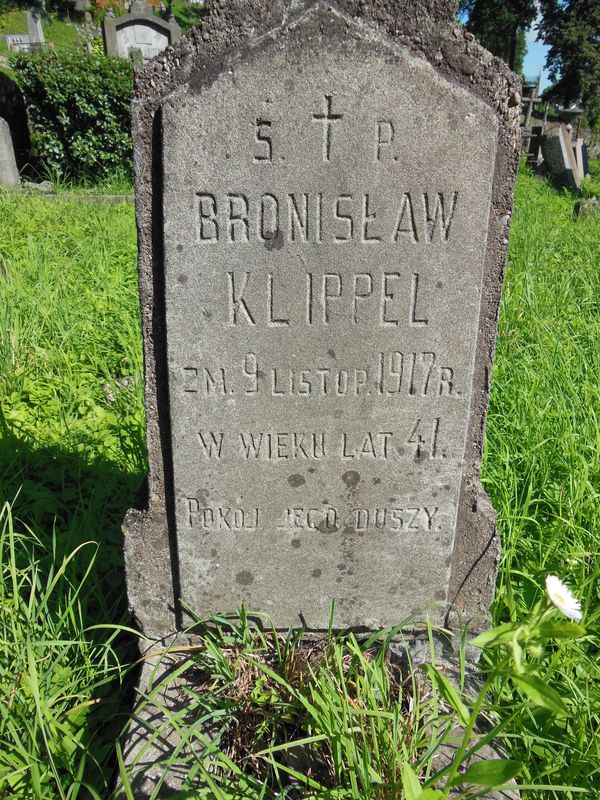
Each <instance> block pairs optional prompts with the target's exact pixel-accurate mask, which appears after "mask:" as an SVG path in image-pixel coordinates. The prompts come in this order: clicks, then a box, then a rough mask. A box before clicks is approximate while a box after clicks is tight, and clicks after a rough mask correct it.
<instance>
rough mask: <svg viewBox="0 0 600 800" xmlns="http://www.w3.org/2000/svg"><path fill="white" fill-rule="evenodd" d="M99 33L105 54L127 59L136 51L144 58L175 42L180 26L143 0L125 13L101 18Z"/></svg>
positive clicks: (139, 0) (150, 56) (135, 3)
mask: <svg viewBox="0 0 600 800" xmlns="http://www.w3.org/2000/svg"><path fill="white" fill-rule="evenodd" d="M102 34H103V37H104V49H105V52H106V55H109V56H120V57H121V58H130V57H131V51H132V50H139V51H140V52H141V53H142V55H143V58H144V59H145V60H146V61H147V60H149V59H151V58H154V57H155V56H157V55H158V54H159V53H162V51H163V50H165V49H166V48H167V47H169V45H171V44H173V43H174V42H176V41H177V40H178V39H179V37H180V36H181V28H180V27H179V25H178V23H177V22H176V21H175V19H174V18H171V19H170V20H169V21H168V22H167V21H165V20H163V19H161V18H160V17H157V16H155V15H154V12H153V10H152V6H151V5H149V4H148V3H147V2H146V0H134V2H133V3H132V4H131V8H130V10H129V13H128V14H125V15H124V16H121V17H114V15H113V14H112V13H109V14H107V15H106V16H105V17H104V22H103V23H102Z"/></svg>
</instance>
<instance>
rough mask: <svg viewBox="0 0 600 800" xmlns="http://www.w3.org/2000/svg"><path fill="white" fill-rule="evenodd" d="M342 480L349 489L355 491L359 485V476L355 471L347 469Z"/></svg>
mask: <svg viewBox="0 0 600 800" xmlns="http://www.w3.org/2000/svg"><path fill="white" fill-rule="evenodd" d="M342 480H343V481H344V483H345V484H346V486H347V487H348V488H349V489H356V487H357V486H358V484H359V483H360V475H359V473H358V472H357V471H356V470H355V469H349V470H348V472H344V474H343V475H342Z"/></svg>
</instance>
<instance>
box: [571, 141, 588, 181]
mask: <svg viewBox="0 0 600 800" xmlns="http://www.w3.org/2000/svg"><path fill="white" fill-rule="evenodd" d="M573 156H574V158H575V163H576V165H577V174H578V175H579V177H580V179H581V180H583V179H584V178H585V176H586V175H588V174H589V171H590V166H589V160H588V152H587V145H586V143H585V141H584V140H583V139H582V138H579V139H576V140H575V141H574V142H573Z"/></svg>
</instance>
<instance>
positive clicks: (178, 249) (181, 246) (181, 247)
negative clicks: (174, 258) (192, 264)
mask: <svg viewBox="0 0 600 800" xmlns="http://www.w3.org/2000/svg"><path fill="white" fill-rule="evenodd" d="M182 250H183V245H182V244H178V245H177V252H178V253H181V251H182Z"/></svg>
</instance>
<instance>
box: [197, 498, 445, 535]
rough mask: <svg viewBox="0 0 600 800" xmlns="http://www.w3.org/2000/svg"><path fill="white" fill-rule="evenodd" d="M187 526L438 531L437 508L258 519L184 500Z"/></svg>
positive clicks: (257, 512) (286, 512) (323, 510)
mask: <svg viewBox="0 0 600 800" xmlns="http://www.w3.org/2000/svg"><path fill="white" fill-rule="evenodd" d="M185 503H186V516H187V524H188V526H189V527H190V528H197V529H200V530H206V531H208V530H219V531H245V532H247V533H252V532H253V531H256V530H257V529H258V526H259V525H261V524H268V525H273V527H274V528H275V529H277V530H290V531H314V532H315V533H325V534H328V533H335V532H337V531H339V530H341V529H342V528H351V529H352V530H354V531H356V532H361V531H368V530H372V531H378V530H379V531H382V530H389V531H393V532H400V531H403V532H405V533H407V534H408V533H410V532H413V531H414V532H419V531H420V532H432V531H435V532H437V531H439V530H440V526H439V525H438V521H439V520H438V517H439V511H440V509H439V508H438V507H437V506H432V507H427V506H407V507H404V508H400V507H390V508H352V509H350V510H344V509H339V508H332V507H331V506H322V507H320V508H304V507H302V506H293V507H291V508H284V509H281V512H280V514H278V515H276V517H275V518H274V519H272V520H267V521H266V522H265V520H263V519H262V517H263V512H261V509H260V508H258V507H255V508H231V507H227V508H221V507H218V506H203V505H202V503H201V502H200V500H199V499H198V498H197V497H186V498H185Z"/></svg>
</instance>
